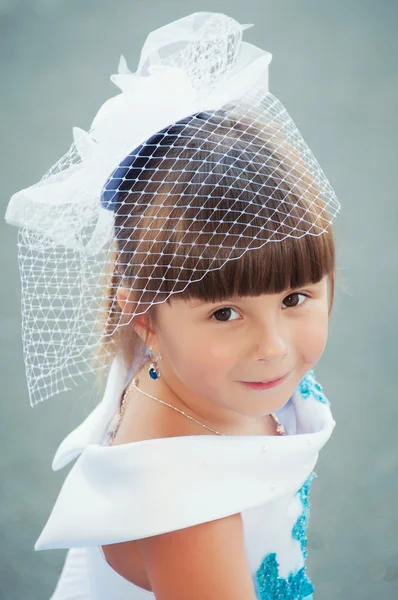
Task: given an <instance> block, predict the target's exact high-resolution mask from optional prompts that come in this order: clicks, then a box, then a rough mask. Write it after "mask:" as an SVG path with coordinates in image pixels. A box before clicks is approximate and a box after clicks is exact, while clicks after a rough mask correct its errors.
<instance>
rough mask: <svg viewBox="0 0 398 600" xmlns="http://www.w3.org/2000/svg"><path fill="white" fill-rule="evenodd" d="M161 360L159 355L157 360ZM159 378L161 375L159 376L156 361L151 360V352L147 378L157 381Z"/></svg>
mask: <svg viewBox="0 0 398 600" xmlns="http://www.w3.org/2000/svg"><path fill="white" fill-rule="evenodd" d="M161 359H162V357H161V356H160V355H159V358H158V360H161ZM160 376H161V375H160V371H159V367H158V364H157V361H156V360H155V359H154V358H153V356H152V351H151V364H150V365H149V377H150V378H151V379H159V377H160Z"/></svg>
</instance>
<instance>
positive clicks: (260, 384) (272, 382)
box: [240, 371, 290, 390]
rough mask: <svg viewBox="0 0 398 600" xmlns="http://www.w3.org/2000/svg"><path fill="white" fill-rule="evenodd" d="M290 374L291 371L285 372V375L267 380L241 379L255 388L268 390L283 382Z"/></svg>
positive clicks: (245, 384)
mask: <svg viewBox="0 0 398 600" xmlns="http://www.w3.org/2000/svg"><path fill="white" fill-rule="evenodd" d="M289 374H290V371H289V373H285V375H282V376H281V377H277V378H276V379H268V380H266V381H241V382H240V383H242V384H243V385H244V386H246V387H249V388H251V389H253V390H267V389H269V388H273V387H276V386H277V385H280V384H281V383H283V382H284V381H285V379H286V378H287V376H288V375H289Z"/></svg>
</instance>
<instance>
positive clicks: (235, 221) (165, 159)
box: [6, 13, 340, 405]
mask: <svg viewBox="0 0 398 600" xmlns="http://www.w3.org/2000/svg"><path fill="white" fill-rule="evenodd" d="M246 27H247V26H242V25H240V24H239V23H237V22H236V21H235V20H234V19H232V18H229V17H227V16H225V15H222V14H214V13H196V14H193V15H190V16H188V17H186V18H183V19H180V20H178V21H175V22H173V23H171V24H169V25H167V26H165V27H162V28H161V29H158V30H156V31H154V32H152V33H151V34H150V35H149V36H148V38H147V40H146V42H145V44H144V46H143V49H142V52H141V58H140V61H139V64H138V68H137V71H136V72H135V73H132V72H131V71H130V70H129V69H128V67H127V64H126V61H125V59H124V58H123V57H121V59H120V63H119V69H118V74H116V75H113V76H112V78H111V79H112V81H113V83H115V84H116V85H117V86H118V87H119V88H120V90H121V92H120V93H119V94H118V95H117V96H115V97H113V98H111V99H109V100H108V101H106V102H105V103H104V104H103V106H102V107H101V108H100V110H99V111H98V113H97V114H96V116H95V118H94V120H93V122H92V125H91V127H90V129H89V131H88V132H86V131H83V130H82V129H78V128H74V129H73V137H74V143H73V144H72V146H71V148H70V150H69V152H67V153H66V155H65V156H63V157H62V158H61V159H60V160H59V161H58V162H57V163H56V164H55V165H54V166H53V167H52V168H51V169H50V170H49V171H48V172H47V173H46V174H45V175H44V177H43V178H42V179H41V180H40V181H39V182H38V183H37V184H35V185H33V186H31V187H29V188H27V189H24V190H21V191H19V192H17V193H16V194H14V196H13V197H12V198H11V200H10V203H9V205H8V208H7V213H6V220H7V221H8V222H9V223H12V224H15V225H17V226H19V243H18V248H19V264H20V272H21V279H22V338H23V347H24V357H25V364H26V372H27V380H28V388H29V394H30V400H31V404H32V405H34V404H36V403H37V402H39V401H41V400H44V399H46V398H48V397H49V396H53V395H55V394H57V393H59V392H61V391H64V390H66V389H68V385H69V384H71V383H74V382H76V381H77V380H78V379H79V376H83V377H85V375H86V374H88V373H89V372H92V371H93V361H92V358H93V354H95V353H96V351H97V349H98V345H99V343H100V342H101V341H103V338H104V335H105V333H104V332H105V331H106V330H107V328H106V326H104V324H103V307H104V304H105V301H106V299H107V297H108V289H109V286H113V287H114V288H118V287H119V286H123V287H124V288H127V289H129V290H131V294H132V296H131V297H132V298H133V299H134V301H133V302H130V303H129V306H130V312H129V314H128V318H127V319H126V315H124V316H123V320H121V321H120V324H119V325H117V324H116V325H115V326H126V325H127V324H128V323H129V322H131V319H132V318H133V317H134V316H135V315H137V314H140V313H144V312H145V311H147V310H148V308H149V307H150V306H152V305H153V304H156V303H161V302H164V301H165V300H166V299H167V298H169V297H170V295H171V294H174V293H178V292H182V291H183V290H184V289H185V288H186V287H187V286H188V285H189V284H190V283H192V282H194V281H198V280H200V279H202V278H203V277H204V276H205V275H206V273H207V272H209V271H210V270H215V269H220V268H221V267H222V266H223V265H225V263H226V261H229V260H237V259H239V258H240V257H242V255H243V254H244V253H245V252H247V251H250V250H252V249H256V248H260V247H261V246H263V245H264V244H266V243H273V242H280V241H282V240H283V239H285V238H286V237H289V236H291V237H302V236H303V235H315V236H317V235H321V234H322V233H324V232H325V231H326V229H327V228H328V226H329V225H330V224H331V223H332V221H333V219H334V217H335V216H336V214H337V212H338V211H339V208H340V207H339V203H338V201H337V199H336V197H335V194H334V192H333V190H332V188H331V186H330V184H329V182H328V181H327V179H326V177H325V175H324V173H323V172H322V170H321V168H320V166H319V165H318V163H317V161H316V159H315V157H314V156H313V154H312V153H311V151H310V149H309V148H308V146H307V145H306V144H305V142H304V140H303V138H302V137H301V135H300V133H299V131H298V130H297V128H296V126H295V125H294V123H293V122H292V120H291V118H290V117H289V115H288V113H287V112H286V110H285V108H284V107H283V106H282V104H281V103H280V102H279V100H277V99H276V98H275V97H274V96H273V95H272V94H271V93H270V92H269V90H268V66H269V63H270V61H271V55H270V54H269V53H268V52H265V51H263V50H261V49H259V48H257V47H255V46H253V45H251V44H248V43H245V42H243V41H242V33H243V31H244V29H246ZM113 291H114V292H115V291H116V289H114V290H113ZM114 297H115V294H114ZM131 307H132V308H131ZM117 310H120V308H119V307H116V303H115V302H113V304H112V303H111V305H110V312H109V316H108V319H111V320H112V318H113V316H112V311H115V313H116V311H117ZM110 351H111V350H110ZM104 360H105V358H104ZM98 366H99V367H100V365H98Z"/></svg>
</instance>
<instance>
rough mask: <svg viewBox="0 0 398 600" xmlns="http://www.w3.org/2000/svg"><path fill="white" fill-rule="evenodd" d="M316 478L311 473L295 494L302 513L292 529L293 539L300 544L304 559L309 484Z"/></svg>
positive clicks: (308, 512) (308, 513) (305, 555)
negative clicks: (299, 501)
mask: <svg viewBox="0 0 398 600" xmlns="http://www.w3.org/2000/svg"><path fill="white" fill-rule="evenodd" d="M314 477H316V474H315V473H311V475H310V476H309V477H308V479H307V481H306V482H305V483H304V484H303V486H302V487H301V488H300V490H299V491H298V492H297V496H298V497H299V498H300V500H301V504H302V505H303V512H302V513H301V515H300V516H299V518H298V519H297V521H296V522H295V524H294V527H293V532H292V535H293V539H294V540H297V541H298V542H299V544H300V548H301V552H302V553H303V557H304V559H306V558H307V555H308V551H307V527H308V519H309V516H310V488H311V483H312V481H313V479H314Z"/></svg>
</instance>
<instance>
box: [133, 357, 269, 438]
mask: <svg viewBox="0 0 398 600" xmlns="http://www.w3.org/2000/svg"><path fill="white" fill-rule="evenodd" d="M148 366H149V365H145V366H144V367H143V368H142V369H141V370H140V371H139V372H138V373H137V378H138V387H139V388H140V389H141V390H142V391H143V392H146V393H147V394H150V395H151V396H153V397H154V398H156V399H158V400H161V401H163V402H167V403H168V404H170V405H172V406H174V407H175V408H177V409H179V410H181V411H183V412H184V413H185V414H187V415H189V416H190V417H193V418H194V419H196V420H197V421H199V422H200V423H202V424H203V425H206V426H207V427H210V428H211V429H214V430H216V431H218V432H220V433H221V434H223V435H268V436H271V435H279V434H280V432H278V431H277V423H276V422H275V419H274V417H273V416H272V415H271V414H266V415H261V416H247V415H242V414H240V413H236V412H235V411H232V410H230V409H228V408H227V407H225V406H221V405H217V404H215V403H214V402H211V401H209V400H207V399H204V398H202V397H201V398H199V397H196V396H195V395H193V394H192V393H191V392H190V390H187V389H186V388H185V386H183V385H181V383H180V382H179V381H177V380H176V379H174V378H173V377H170V376H168V377H167V376H166V377H165V376H164V374H163V373H162V376H161V377H160V378H159V379H157V380H153V379H151V378H150V377H149V374H148Z"/></svg>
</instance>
